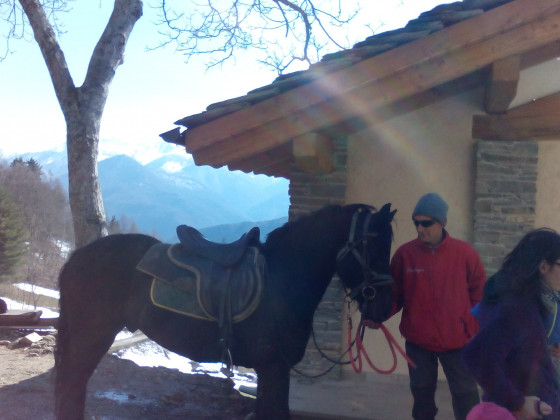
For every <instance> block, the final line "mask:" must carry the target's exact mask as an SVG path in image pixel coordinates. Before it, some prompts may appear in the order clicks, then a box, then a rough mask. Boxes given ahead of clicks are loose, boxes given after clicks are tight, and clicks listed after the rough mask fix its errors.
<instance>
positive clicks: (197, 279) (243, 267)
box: [136, 244, 264, 322]
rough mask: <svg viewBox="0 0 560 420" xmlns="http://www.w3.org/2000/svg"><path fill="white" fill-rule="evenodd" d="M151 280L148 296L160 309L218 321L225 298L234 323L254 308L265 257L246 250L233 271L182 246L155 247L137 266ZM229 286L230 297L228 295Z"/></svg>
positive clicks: (251, 248) (241, 319) (252, 248)
mask: <svg viewBox="0 0 560 420" xmlns="http://www.w3.org/2000/svg"><path fill="white" fill-rule="evenodd" d="M136 268H137V269H138V270H140V271H142V272H144V273H146V274H148V275H150V276H151V277H153V280H152V285H151V291H150V297H151V300H152V303H153V304H154V305H156V306H158V307H160V308H163V309H167V310H170V311H173V312H177V313H180V314H183V315H187V316H191V317H194V318H198V319H205V320H209V321H217V320H218V318H219V314H220V307H221V305H223V304H224V299H225V298H227V302H228V309H229V313H230V316H231V317H232V319H233V322H240V321H243V320H244V319H246V318H247V317H248V316H249V315H251V313H253V312H254V310H255V309H256V308H257V306H258V304H259V302H260V298H261V292H262V287H263V285H262V284H263V277H264V257H263V256H262V255H261V254H260V252H259V250H258V249H257V248H254V247H249V248H248V249H247V252H246V253H245V255H244V256H243V258H242V259H241V260H240V262H239V264H237V265H236V266H235V267H233V268H229V269H225V268H223V267H221V266H220V265H219V264H216V263H215V262H213V261H211V260H209V259H207V258H204V257H200V256H197V255H192V254H190V253H188V252H186V251H185V250H184V249H183V248H182V247H181V244H175V245H169V244H156V245H154V246H152V248H150V249H149V250H148V252H147V253H146V254H145V255H144V257H143V258H142V260H141V261H140V262H139V263H138V265H137V267H136ZM228 284H229V295H226V293H227V292H228V290H227V289H228Z"/></svg>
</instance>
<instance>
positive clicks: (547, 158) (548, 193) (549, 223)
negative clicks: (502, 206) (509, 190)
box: [535, 139, 560, 232]
mask: <svg viewBox="0 0 560 420" xmlns="http://www.w3.org/2000/svg"><path fill="white" fill-rule="evenodd" d="M558 140H560V139H558ZM558 140H549V141H539V162H538V166H537V173H538V177H537V200H536V203H537V205H536V209H535V227H549V228H552V229H555V230H557V231H559V232H560V142H559V141H558Z"/></svg>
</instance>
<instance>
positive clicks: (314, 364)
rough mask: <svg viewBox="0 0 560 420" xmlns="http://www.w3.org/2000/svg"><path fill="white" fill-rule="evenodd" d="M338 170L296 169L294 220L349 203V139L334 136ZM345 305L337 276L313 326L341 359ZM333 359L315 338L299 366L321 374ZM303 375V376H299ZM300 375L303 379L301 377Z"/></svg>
mask: <svg viewBox="0 0 560 420" xmlns="http://www.w3.org/2000/svg"><path fill="white" fill-rule="evenodd" d="M333 146H334V147H333V149H334V169H333V171H332V172H331V173H328V174H311V173H305V172H303V171H301V170H299V169H298V168H295V167H294V168H292V174H291V177H290V187H289V194H290V211H289V217H290V220H295V219H296V218H297V217H299V216H301V215H303V214H307V213H310V212H313V211H315V210H318V209H320V208H321V207H323V206H325V205H327V204H340V205H343V204H345V201H344V199H345V195H346V150H347V140H346V138H336V139H333ZM342 307H343V293H342V288H341V284H340V281H339V280H338V279H337V278H336V277H335V278H334V279H333V281H331V284H330V285H329V287H328V289H327V291H326V293H325V296H324V297H323V300H322V301H321V303H320V305H319V307H318V309H317V311H316V312H315V318H314V320H313V329H314V331H315V340H316V342H317V345H318V346H319V348H320V349H321V350H322V351H323V353H325V354H326V355H327V356H329V357H330V358H335V359H336V358H338V357H339V356H340V354H341V352H342V351H343V350H342V348H341V340H342V324H341V322H342V320H341V314H342ZM332 365H333V364H332V362H330V361H328V360H327V359H325V358H323V357H322V356H321V354H320V353H319V352H318V350H317V348H316V347H315V344H314V343H313V338H311V339H310V340H309V343H308V344H307V351H306V355H305V357H304V359H303V360H302V361H301V362H300V363H299V364H298V365H297V366H296V369H297V370H298V371H301V372H303V373H305V374H306V375H309V376H313V375H318V374H321V373H323V372H325V370H327V369H328V368H330V367H331V366H332ZM340 374H341V369H340V366H335V367H334V368H333V369H331V370H330V371H329V372H328V373H327V374H326V375H324V376H322V377H323V378H328V379H338V378H340ZM297 376H299V375H297ZM299 377H300V378H303V377H301V376H299Z"/></svg>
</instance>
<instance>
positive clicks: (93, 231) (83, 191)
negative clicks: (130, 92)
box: [19, 0, 142, 247]
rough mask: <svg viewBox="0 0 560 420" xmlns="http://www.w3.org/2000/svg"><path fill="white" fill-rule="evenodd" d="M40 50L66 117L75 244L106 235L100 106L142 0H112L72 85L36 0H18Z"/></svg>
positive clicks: (47, 23)
mask: <svg viewBox="0 0 560 420" xmlns="http://www.w3.org/2000/svg"><path fill="white" fill-rule="evenodd" d="M19 2H20V4H21V6H22V8H23V10H24V11H25V14H26V15H27V18H28V19H29V23H30V24H31V27H32V28H33V33H34V35H35V40H36V41H37V43H38V44H39V48H40V49H41V53H42V54H43V58H44V60H45V63H46V64H47V68H48V70H49V74H50V76H51V80H52V82H53V86H54V90H55V93H56V96H57V98H58V102H59V104H60V107H61V109H62V112H63V114H64V119H65V121H66V129H67V134H66V146H67V150H68V177H69V201H70V208H71V210H72V219H73V223H74V233H75V242H76V247H80V246H83V245H86V244H87V243H89V242H91V241H93V240H95V239H97V238H99V237H101V236H104V235H106V234H107V226H106V220H105V209H104V208H103V200H102V197H101V189H100V187H99V178H98V173H97V155H98V149H99V127H100V121H101V116H102V115H103V109H104V108H105V103H106V101H107V95H108V93H109V85H110V84H111V82H112V80H113V78H114V76H115V71H116V69H117V67H118V66H119V65H120V64H122V62H123V56H124V50H125V47H126V42H127V41H128V37H129V36H130V33H131V32H132V29H133V27H134V25H135V23H136V22H137V21H138V19H140V17H141V16H142V2H141V1H140V0H115V5H114V8H113V13H112V14H111V17H110V19H109V22H108V23H107V26H106V27H105V31H104V32H103V34H102V35H101V38H100V39H99V42H98V43H97V45H96V47H95V50H94V52H93V55H92V57H91V60H90V63H89V67H88V71H87V75H86V78H85V81H84V84H83V85H82V86H81V87H76V86H75V85H74V82H73V80H72V77H71V75H70V72H69V70H68V65H67V63H66V59H65V58H64V53H63V52H62V50H61V48H60V46H59V44H58V41H57V40H56V37H55V33H54V30H53V28H52V26H51V24H50V23H49V20H48V18H47V16H46V14H45V11H44V9H43V7H42V5H41V2H40V1H39V0H19Z"/></svg>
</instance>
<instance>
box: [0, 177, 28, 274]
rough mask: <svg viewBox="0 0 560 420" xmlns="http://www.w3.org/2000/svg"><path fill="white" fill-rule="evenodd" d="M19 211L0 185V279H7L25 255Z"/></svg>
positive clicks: (23, 235)
mask: <svg viewBox="0 0 560 420" xmlns="http://www.w3.org/2000/svg"><path fill="white" fill-rule="evenodd" d="M19 214H20V211H19V209H18V207H17V205H16V204H15V202H14V201H13V199H12V197H11V195H10V194H9V193H8V191H7V190H6V189H5V188H3V187H2V186H1V185H0V281H7V280H9V279H10V276H11V275H12V274H13V273H14V272H15V269H16V268H17V266H18V264H19V263H20V262H21V260H22V257H23V256H24V255H25V252H26V249H25V230H24V229H23V225H22V223H21V220H20V219H19Z"/></svg>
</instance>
